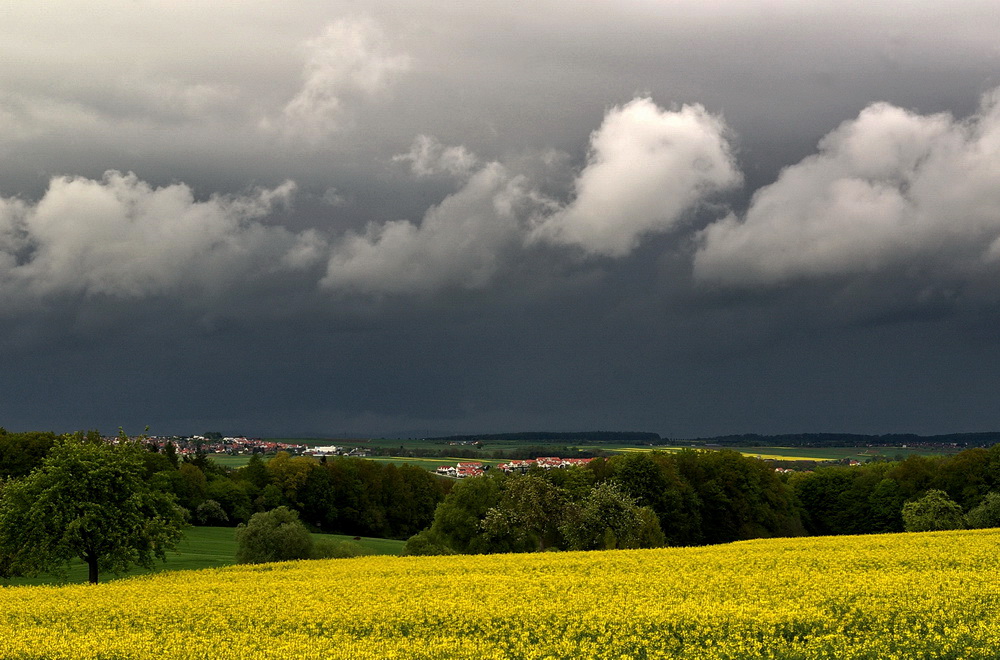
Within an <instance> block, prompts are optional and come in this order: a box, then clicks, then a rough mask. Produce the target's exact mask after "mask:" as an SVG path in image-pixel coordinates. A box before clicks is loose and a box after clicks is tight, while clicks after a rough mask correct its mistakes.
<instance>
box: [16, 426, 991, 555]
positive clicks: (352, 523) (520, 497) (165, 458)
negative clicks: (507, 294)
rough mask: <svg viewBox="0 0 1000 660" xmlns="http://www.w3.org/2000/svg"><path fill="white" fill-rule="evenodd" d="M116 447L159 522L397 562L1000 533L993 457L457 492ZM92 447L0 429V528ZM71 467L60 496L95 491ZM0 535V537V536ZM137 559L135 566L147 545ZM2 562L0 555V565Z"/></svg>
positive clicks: (505, 480) (617, 463)
mask: <svg viewBox="0 0 1000 660" xmlns="http://www.w3.org/2000/svg"><path fill="white" fill-rule="evenodd" d="M125 440H127V438H126V439H125ZM122 445H123V447H124V448H125V449H123V450H122V451H123V452H124V454H123V456H124V458H122V457H119V458H116V459H115V460H116V461H119V463H120V465H122V466H124V467H123V468H122V469H125V468H127V470H126V471H128V470H131V471H132V472H129V474H128V475H126V476H125V477H122V476H121V475H120V474H119V476H117V477H115V478H116V479H117V478H122V479H125V480H126V481H127V482H128V483H135V482H136V481H138V482H141V483H142V484H143V487H144V488H145V489H146V490H145V491H143V492H146V494H147V495H146V496H148V497H149V498H151V499H150V500H149V501H150V502H154V503H156V506H157V507H160V509H161V510H163V511H168V512H174V513H170V515H171V516H174V515H175V513H176V512H178V511H179V512H180V513H179V514H177V515H180V516H181V518H182V519H183V520H184V521H186V522H188V523H190V524H201V525H230V526H237V525H240V524H244V523H246V522H248V521H249V520H250V519H251V517H252V516H253V515H254V514H259V513H263V512H268V511H273V510H276V509H278V508H281V507H284V508H287V509H288V510H290V511H294V512H295V513H296V514H297V516H298V517H299V519H300V520H302V521H303V522H304V523H305V524H306V525H308V526H309V527H310V528H311V529H313V530H315V531H322V532H327V533H340V534H349V535H356V536H371V537H384V538H396V539H409V540H408V543H407V546H406V552H408V553H410V554H447V553H487V552H528V551H539V550H588V549H601V548H631V547H656V546H662V545H672V546H692V545H704V544H715V543H726V542H730V541H737V540H744V539H751V538H766V537H777V536H798V535H836V534H867V533H882V532H899V531H904V530H905V529H908V528H909V529H916V528H917V527H914V526H912V525H910V524H909V523H908V522H907V520H906V516H907V515H908V514H907V512H908V511H909V512H910V513H913V512H914V507H915V506H917V503H920V502H925V503H926V504H927V506H923V505H922V504H921V505H920V506H923V509H922V511H925V510H929V509H928V507H930V505H931V504H934V506H936V507H937V509H935V510H936V511H939V512H940V513H933V514H927V515H930V516H931V522H930V523H926V525H925V523H920V524H921V525H925V526H924V527H921V528H930V529H933V528H935V525H939V524H944V523H939V522H935V518H934V517H935V516H936V517H937V518H938V519H940V520H944V518H945V517H948V520H950V521H951V522H948V523H947V524H948V525H949V526H950V527H954V526H956V525H958V526H962V525H966V526H997V525H1000V510H997V509H1000V445H995V446H993V447H991V448H989V449H985V448H974V449H968V450H965V451H962V452H960V453H958V454H956V455H954V456H950V457H924V456H911V457H909V458H906V459H905V460H902V461H896V462H872V463H868V464H864V465H859V466H851V467H847V466H830V467H821V468H818V469H816V470H815V471H811V472H796V473H790V474H784V473H778V472H776V471H775V470H774V469H773V467H771V466H770V465H769V464H767V463H765V462H764V461H762V460H760V459H757V458H753V457H748V456H744V455H742V454H740V453H739V452H737V451H734V450H730V449H720V450H710V451H705V450H695V449H686V450H682V451H680V452H671V453H666V452H658V451H650V452H630V453H625V454H619V455H615V456H612V457H610V458H597V459H594V460H593V461H591V462H590V463H589V464H587V465H586V466H576V467H572V468H567V469H553V470H544V469H542V468H539V467H535V468H532V469H531V470H529V471H528V473H527V474H523V475H522V474H504V473H502V472H500V471H496V470H492V471H489V472H488V473H487V475H486V476H483V477H473V478H466V479H464V480H461V481H458V482H456V481H453V480H449V479H446V478H442V477H439V476H437V475H434V474H432V473H430V472H428V471H426V470H424V469H422V468H419V467H414V466H407V465H404V466H399V467H397V466H395V465H392V464H382V463H378V462H375V461H368V460H364V459H358V458H347V457H336V458H332V457H331V458H321V459H315V458H311V457H305V456H301V457H292V456H289V455H288V454H286V453H279V454H277V455H276V456H275V457H273V458H271V459H270V460H267V461H264V460H263V459H262V458H261V457H260V456H257V455H255V456H253V457H252V458H251V459H250V462H249V463H248V464H247V465H246V466H244V467H241V468H236V469H233V468H228V467H225V466H221V465H219V464H217V463H215V462H214V461H212V460H211V458H209V457H208V456H206V455H203V454H195V455H189V456H185V457H180V456H178V455H177V453H176V452H174V451H171V449H172V446H171V445H169V444H168V445H166V446H165V447H164V448H163V449H162V450H159V449H158V448H157V447H156V446H155V445H151V444H149V445H143V444H142V443H141V442H131V441H129V442H123V443H122ZM80 447H83V449H80ZM88 447H89V449H88ZM95 447H96V448H97V449H94V448H95ZM102 447H103V448H106V447H107V443H104V441H102V440H101V437H100V434H98V433H97V432H96V431H94V432H88V433H86V434H84V433H79V434H73V435H72V436H56V435H55V434H51V433H36V432H28V433H9V432H6V431H4V430H3V429H0V524H3V520H7V521H8V522H7V523H6V524H7V525H8V527H11V525H12V523H10V521H11V520H15V519H16V518H12V517H9V516H8V517H7V518H3V517H2V514H3V512H4V511H7V510H8V509H9V507H8V505H11V503H12V502H13V501H14V499H16V498H21V499H23V500H24V501H26V502H27V501H28V500H30V498H31V497H34V496H29V495H28V494H27V493H28V492H29V491H28V490H26V488H27V487H26V486H24V484H26V483H28V482H32V483H34V481H38V480H39V479H40V478H41V476H44V475H43V473H47V472H48V471H51V470H52V469H53V468H54V467H57V466H55V463H57V461H55V459H54V458H53V456H54V455H55V454H56V453H57V452H55V451H54V450H53V448H59V451H60V452H62V454H66V453H67V452H69V454H68V455H69V456H70V458H72V456H73V455H74V454H73V452H77V453H79V452H83V453H84V454H86V452H90V451H98V449H100V450H101V451H104V449H102ZM65 459H66V456H62V455H61V456H60V459H59V460H65ZM119 459H120V460H119ZM93 464H94V463H93V461H91V463H89V464H88V465H93ZM74 469H75V472H73V474H74V475H76V476H74V477H73V479H71V480H70V481H73V484H71V485H79V484H77V483H76V481H79V480H83V481H95V480H97V478H96V477H92V476H91V475H88V474H86V469H84V468H74ZM95 469H96V468H95ZM81 470H83V472H81ZM74 480H76V481H74ZM81 483H83V482H81ZM64 485H65V484H64ZM67 492H69V493H72V492H73V491H72V488H69V489H68V490H67ZM15 496H16V498H15ZM69 497H70V498H72V497H73V495H72V494H70V495H69ZM144 497H145V496H144ZM932 500H933V501H932ZM11 506H12V505H11ZM5 507H6V508H5ZM174 507H175V508H174ZM984 507H985V508H984ZM991 507H992V508H991ZM58 510H59V509H58V508H57V507H55V508H52V509H50V512H51V511H58ZM925 512H926V511H925ZM973 514H975V515H973ZM47 515H48V514H47ZM914 515H916V514H914ZM921 515H923V514H921ZM927 515H925V516H924V517H925V518H927ZM175 517H176V516H175ZM956 521H958V522H956ZM102 524H103V523H102ZM927 525H929V526H927ZM4 533H5V530H4V529H0V540H2V538H3V536H4ZM0 550H2V543H0ZM146 550H147V551H146V553H145V554H142V553H140V555H141V556H142V558H143V560H144V561H145V560H148V558H149V556H150V554H149V552H151V551H153V550H155V551H156V552H159V550H160V546H158V545H156V544H153V545H152V546H150V547H149V548H146ZM156 552H154V553H153V554H156ZM0 554H2V553H0ZM2 562H3V557H2V556H0V569H2ZM0 572H2V571H0Z"/></svg>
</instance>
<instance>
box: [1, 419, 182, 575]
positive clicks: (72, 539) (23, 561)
mask: <svg viewBox="0 0 1000 660" xmlns="http://www.w3.org/2000/svg"><path fill="white" fill-rule="evenodd" d="M143 452H144V449H143V448H142V445H141V443H140V442H134V441H131V440H129V439H128V438H127V437H126V436H125V435H124V434H121V435H120V436H119V441H118V444H116V445H112V444H107V443H105V442H103V441H97V442H94V441H93V440H87V439H85V438H82V437H81V436H79V435H74V436H67V437H64V438H62V439H60V440H59V441H57V442H56V444H55V445H54V446H53V447H52V449H51V450H50V452H49V454H48V456H46V458H45V459H44V460H43V462H42V464H41V466H39V467H38V468H36V469H35V470H34V471H33V472H31V474H29V475H28V476H26V477H23V478H21V479H17V480H14V481H11V482H8V483H6V484H5V485H4V487H3V490H2V492H0V571H2V572H4V573H7V574H9V575H38V574H42V573H52V572H57V573H59V572H65V567H66V566H68V564H69V562H70V561H71V560H73V559H75V558H79V559H81V560H82V561H83V562H84V563H85V564H86V565H87V568H88V575H89V579H90V582H91V583H94V584H96V583H97V580H98V575H99V574H100V573H101V572H103V571H111V572H112V573H123V572H125V571H127V570H128V569H129V568H131V567H132V566H142V567H144V568H152V567H153V564H154V560H155V559H161V560H164V561H165V560H166V551H167V550H169V549H173V548H175V547H176V545H177V543H178V541H180V539H181V536H182V530H183V528H184V526H185V514H184V510H183V509H182V508H181V507H179V506H178V505H177V504H176V502H175V501H174V498H173V496H172V495H169V494H167V493H163V492H160V491H157V490H154V489H153V488H151V487H150V485H149V483H148V481H147V480H146V479H145V468H144V465H143V460H142V455H143Z"/></svg>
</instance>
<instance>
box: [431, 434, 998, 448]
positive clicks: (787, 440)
mask: <svg viewBox="0 0 1000 660" xmlns="http://www.w3.org/2000/svg"><path fill="white" fill-rule="evenodd" d="M424 440H426V441H428V442H468V443H472V442H482V443H489V442H516V443H535V444H539V443H553V442H566V443H570V444H581V443H588V444H589V443H593V444H630V443H637V444H645V445H650V444H651V445H671V446H677V445H694V446H704V445H719V446H722V447H868V446H871V447H900V446H902V445H915V446H920V445H934V446H954V447H962V448H969V447H984V448H986V447H990V446H992V445H995V444H998V443H1000V431H985V432H977V433H944V434H938V435H918V434H915V433H884V434H863V433H779V434H773V435H762V434H759V433H740V434H729V435H717V436H706V437H701V436H699V437H695V438H669V437H667V436H661V435H660V434H658V433H652V432H646V431H572V432H556V431H519V432H517V433H480V434H465V435H448V436H440V437H434V438H424Z"/></svg>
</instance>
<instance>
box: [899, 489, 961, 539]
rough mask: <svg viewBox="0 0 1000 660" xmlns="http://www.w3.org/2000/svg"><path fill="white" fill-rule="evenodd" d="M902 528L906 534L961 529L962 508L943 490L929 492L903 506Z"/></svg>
mask: <svg viewBox="0 0 1000 660" xmlns="http://www.w3.org/2000/svg"><path fill="white" fill-rule="evenodd" d="M903 527H904V528H905V529H906V531H908V532H929V531H933V530H939V529H962V528H963V527H965V523H964V521H963V519H962V507H961V506H959V505H958V504H957V503H956V502H954V501H953V500H952V499H951V498H949V497H948V495H947V493H945V492H944V491H943V490H933V489H932V490H929V491H927V493H926V494H924V496H923V497H921V498H920V499H918V500H914V501H913V502H907V503H906V504H904V505H903Z"/></svg>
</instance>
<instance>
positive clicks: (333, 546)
mask: <svg viewBox="0 0 1000 660" xmlns="http://www.w3.org/2000/svg"><path fill="white" fill-rule="evenodd" d="M371 554H374V552H372V551H371V550H369V549H368V548H366V547H364V546H363V545H361V544H360V543H355V542H354V541H334V540H331V539H322V540H319V541H316V542H315V543H313V549H312V554H310V557H311V558H312V559H350V558H351V557H362V556H364V555H371Z"/></svg>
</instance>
